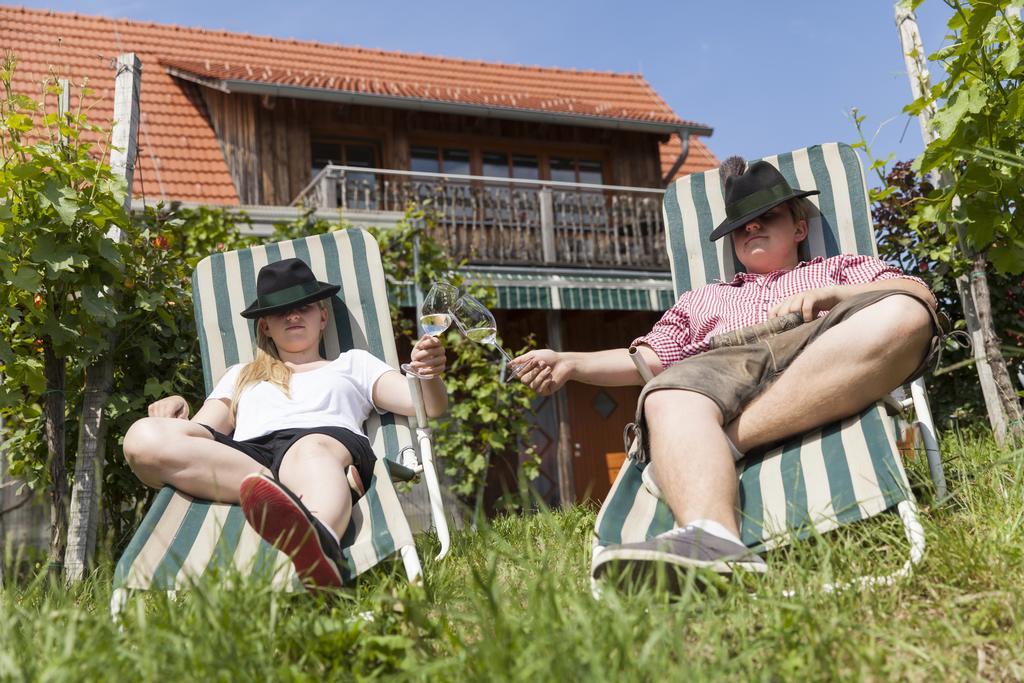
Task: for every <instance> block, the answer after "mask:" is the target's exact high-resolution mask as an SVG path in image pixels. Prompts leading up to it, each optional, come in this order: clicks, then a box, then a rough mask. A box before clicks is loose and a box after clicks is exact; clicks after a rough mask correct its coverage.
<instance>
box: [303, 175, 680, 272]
mask: <svg viewBox="0 0 1024 683" xmlns="http://www.w3.org/2000/svg"><path fill="white" fill-rule="evenodd" d="M663 194H664V190H662V189H658V188H638V187H623V186H616V185H591V184H586V183H565V182H555V181H543V180H524V179H517V178H491V177H484V176H469V175H454V174H443V173H418V172H413V171H397V170H388V169H379V168H374V169H368V168H358V167H352V166H327V167H325V168H324V169H322V170H321V171H320V172H319V173H317V175H316V176H315V177H314V178H313V181H312V182H310V184H309V185H307V186H306V189H305V190H303V192H302V193H301V194H300V195H299V196H298V197H297V198H296V199H295V201H294V202H292V203H293V204H301V205H304V206H308V207H316V208H341V209H351V210H358V211H403V210H405V208H406V206H408V205H409V203H415V204H418V205H420V206H422V207H424V208H427V209H428V210H430V211H433V212H434V215H435V216H436V219H437V220H436V231H437V234H436V235H435V236H436V237H437V238H438V239H440V240H441V241H442V242H443V243H444V244H445V245H446V246H447V248H448V250H449V252H450V253H451V254H452V256H454V257H455V258H458V259H462V258H465V259H467V260H468V261H469V262H471V263H479V264H499V263H500V264H524V265H526V264H536V265H549V266H580V267H602V268H608V267H613V268H626V269H637V270H668V267H669V265H668V257H667V255H666V253H665V237H664V229H663V225H662V214H661V199H662V195H663Z"/></svg>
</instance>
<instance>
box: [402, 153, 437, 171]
mask: <svg viewBox="0 0 1024 683" xmlns="http://www.w3.org/2000/svg"><path fill="white" fill-rule="evenodd" d="M409 170H410V171H420V172H421V173H440V172H441V163H440V162H439V161H438V159H437V147H411V148H410V149H409Z"/></svg>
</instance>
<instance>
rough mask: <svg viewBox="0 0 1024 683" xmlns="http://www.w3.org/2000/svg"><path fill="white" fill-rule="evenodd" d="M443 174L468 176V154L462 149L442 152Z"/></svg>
mask: <svg viewBox="0 0 1024 683" xmlns="http://www.w3.org/2000/svg"><path fill="white" fill-rule="evenodd" d="M444 172H445V173H459V174H462V175H469V152H468V151H467V150H464V149H446V150H445V151H444Z"/></svg>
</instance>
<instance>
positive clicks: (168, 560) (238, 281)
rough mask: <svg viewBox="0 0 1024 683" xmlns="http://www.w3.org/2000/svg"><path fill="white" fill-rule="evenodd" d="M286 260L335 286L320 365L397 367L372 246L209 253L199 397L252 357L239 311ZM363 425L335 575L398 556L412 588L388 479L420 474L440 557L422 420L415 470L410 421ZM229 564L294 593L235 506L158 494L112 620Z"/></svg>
mask: <svg viewBox="0 0 1024 683" xmlns="http://www.w3.org/2000/svg"><path fill="white" fill-rule="evenodd" d="M291 257H298V258H301V259H303V260H304V261H306V263H308V264H309V265H310V266H311V267H312V269H313V272H314V273H315V274H316V276H317V278H318V279H320V280H325V281H328V282H333V283H338V284H341V286H342V288H341V291H340V292H338V294H337V295H336V296H335V297H333V298H332V299H331V300H330V303H331V309H332V310H331V318H330V322H329V323H328V326H327V329H326V331H325V335H324V342H323V346H324V348H323V352H324V355H325V357H327V358H334V357H336V356H337V355H338V354H339V353H340V351H341V349H352V348H359V349H366V350H368V351H370V352H371V353H373V354H374V355H376V356H377V357H378V358H381V359H383V360H384V361H386V362H387V363H389V364H390V365H392V366H394V367H396V368H397V367H398V354H397V352H396V350H395V339H394V333H393V332H392V328H391V318H390V315H389V312H388V299H387V292H386V289H385V283H384V270H383V267H382V265H381V258H380V251H379V250H378V247H377V242H376V241H375V240H374V239H373V237H371V236H370V235H369V234H368V233H366V232H364V231H362V230H358V229H351V230H342V231H338V232H331V233H325V234H323V235H316V236H312V237H307V238H305V239H299V240H293V241H290V242H281V243H278V244H270V245H266V246H260V247H254V248H252V249H247V250H243V251H235V252H228V253H223V254H214V255H213V256H209V257H207V258H205V259H203V261H202V262H200V263H199V265H198V266H197V267H196V271H195V273H194V275H193V277H192V288H193V299H194V306H195V316H196V323H197V325H196V326H197V328H198V329H199V339H200V350H201V353H202V361H203V375H204V377H205V380H206V390H207V392H209V391H210V390H211V389H212V387H213V386H214V384H215V383H216V382H217V380H218V379H219V378H220V377H221V375H223V374H224V372H225V371H226V370H227V368H228V367H230V366H231V365H233V364H235V363H239V362H245V361H249V360H251V359H252V355H253V344H254V339H253V336H252V335H253V327H252V324H251V323H250V322H249V321H247V320H245V319H244V318H242V317H241V316H240V315H239V314H238V313H239V311H241V310H242V309H243V308H245V306H246V304H247V302H249V301H252V300H253V299H254V298H255V296H256V294H255V292H256V273H257V272H258V271H259V269H260V268H261V267H263V266H264V265H266V264H267V263H268V262H271V261H277V260H280V259H284V258H291ZM331 323H333V324H331ZM414 386H415V385H414ZM364 426H365V429H366V433H367V435H368V436H369V437H370V441H371V443H372V444H373V449H374V452H375V453H376V454H377V456H378V461H377V464H376V467H375V469H374V474H373V477H372V479H371V480H370V482H369V483H368V487H367V491H366V495H364V496H363V497H362V498H360V499H359V500H358V501H357V503H356V504H355V506H354V507H353V510H352V522H351V524H350V526H349V529H348V532H347V533H346V534H345V535H344V536H343V537H342V539H341V542H342V546H343V552H344V556H345V559H346V561H347V562H346V564H345V566H344V567H342V568H341V573H342V577H343V579H344V580H345V582H346V583H348V582H350V581H351V580H353V579H354V578H355V577H356V576H358V575H359V574H360V573H362V572H364V571H366V570H367V569H370V568H371V567H373V566H374V565H376V564H378V563H379V562H381V561H382V560H384V559H385V558H387V557H389V556H391V555H392V554H394V553H395V552H399V553H400V554H401V557H402V560H403V562H404V565H405V569H406V573H407V575H408V577H409V580H410V581H416V580H418V579H419V577H420V575H421V573H422V569H421V565H420V561H419V557H418V556H417V554H416V548H415V546H414V544H413V535H412V532H411V530H410V527H409V523H408V521H407V520H406V517H405V514H404V513H403V511H402V506H401V504H400V502H399V498H398V495H397V494H396V491H395V488H394V486H393V484H392V479H402V480H409V479H411V478H412V477H413V476H414V475H415V474H416V473H417V472H422V473H423V477H424V479H425V480H426V483H427V488H428V490H429V491H430V494H431V495H430V498H431V501H430V503H431V512H432V516H433V520H434V524H435V527H436V529H437V532H438V537H439V539H440V540H441V545H442V548H441V553H440V554H439V556H438V557H443V556H444V554H445V553H447V549H448V529H447V526H446V523H445V518H444V513H443V509H442V508H441V503H440V491H439V488H438V485H437V476H436V473H435V471H434V468H433V462H432V455H431V450H430V434H429V431H428V430H427V429H426V422H425V420H421V421H420V422H419V426H417V428H416V436H417V445H418V446H419V448H420V453H419V456H420V458H421V459H422V463H418V462H417V454H416V449H415V448H414V446H413V439H412V429H411V426H410V420H409V419H408V418H406V417H403V416H395V415H391V414H387V415H383V416H378V415H377V414H373V415H371V417H370V419H369V420H367V422H366V424H365V425H364ZM435 493H436V496H435V495H434V494H435ZM229 567H233V568H234V569H236V570H238V571H239V572H241V573H242V574H243V575H254V576H255V575H260V576H264V577H269V578H270V580H271V581H272V585H273V586H274V587H275V588H278V589H281V590H288V591H294V590H302V584H301V582H300V581H299V579H298V576H297V575H296V573H295V569H294V567H293V565H292V563H291V561H290V560H289V559H288V557H287V556H285V555H284V554H283V553H281V552H279V551H277V550H276V549H275V548H273V547H272V546H270V545H269V544H268V543H266V542H265V541H263V540H262V539H261V538H260V537H259V535H257V534H256V532H255V531H254V530H253V529H252V528H251V527H250V526H248V525H247V524H246V523H245V519H244V517H243V516H242V510H241V508H240V507H239V506H236V505H226V504H218V503H211V502H209V501H204V500H198V499H195V498H192V497H190V496H187V495H185V494H183V493H181V492H179V491H176V490H174V489H173V488H171V487H169V486H166V487H164V488H163V489H162V490H161V491H160V492H159V493H158V494H157V496H156V499H155V500H154V502H153V505H152V506H151V507H150V509H149V511H148V513H147V514H146V516H145V518H144V519H143V521H142V525H141V526H140V527H139V529H138V531H137V532H136V533H135V536H134V537H133V538H132V540H131V542H130V543H129V544H128V547H127V549H126V550H125V552H124V555H123V556H122V557H121V559H120V561H119V562H118V563H117V567H116V569H115V572H114V595H113V598H112V601H111V611H112V613H114V614H115V615H116V614H117V613H118V612H119V611H120V610H121V609H122V608H123V606H124V604H125V601H126V600H127V598H128V594H129V593H128V592H129V590H132V589H143V590H145V589H155V590H165V591H174V590H177V589H181V588H185V587H187V586H188V585H189V584H190V583H191V582H193V581H194V580H195V579H196V578H198V577H199V576H201V575H202V574H204V573H206V572H207V571H210V570H214V569H221V570H223V569H226V568H229Z"/></svg>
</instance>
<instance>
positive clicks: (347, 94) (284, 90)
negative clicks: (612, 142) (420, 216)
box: [165, 67, 714, 137]
mask: <svg viewBox="0 0 1024 683" xmlns="http://www.w3.org/2000/svg"><path fill="white" fill-rule="evenodd" d="M165 68H166V69H167V73H169V74H170V75H172V76H175V77H177V78H181V79H183V80H186V81H191V82H193V83H197V84H199V85H203V86H206V87H208V88H214V89H216V90H220V91H221V92H225V93H242V94H250V95H270V96H274V97H288V98H293V99H299V100H319V101H321V102H338V103H342V104H363V105H367V106H371V107H391V108H394V109H412V110H416V111H433V112H438V113H443V114H465V115H470V116H480V117H485V118H501V119H513V120H518V121H536V122H541V123H553V124H561V125H568V126H587V127H591V128H610V129H615V130H629V131H635V132H641V133H654V134H672V133H680V134H688V135H703V136H705V137H708V136H710V135H711V134H712V132H714V129H713V128H709V127H707V126H703V125H700V124H697V123H689V122H686V121H681V122H679V123H670V122H665V121H642V120H637V119H624V118H618V117H610V116H593V115H590V114H572V113H568V112H553V111H539V110H536V109H517V108H515V107H503V106H497V105H482V104H468V103H462V102H445V101H440V100H428V99H421V98H415V97H398V96H395V95H378V94H375V93H359V92H352V91H350V90H331V89H327V88H314V87H310V86H304V85H284V84H280V83H266V82H262V81H246V80H235V79H223V80H218V79H211V78H205V77H202V76H199V75H197V74H193V73H190V72H188V71H183V70H181V69H176V68H174V67H165Z"/></svg>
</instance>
